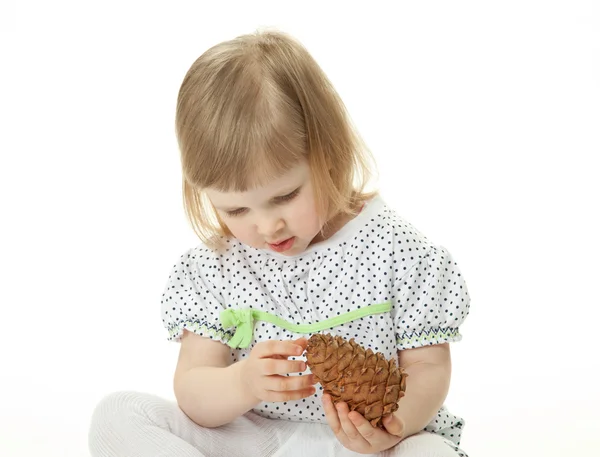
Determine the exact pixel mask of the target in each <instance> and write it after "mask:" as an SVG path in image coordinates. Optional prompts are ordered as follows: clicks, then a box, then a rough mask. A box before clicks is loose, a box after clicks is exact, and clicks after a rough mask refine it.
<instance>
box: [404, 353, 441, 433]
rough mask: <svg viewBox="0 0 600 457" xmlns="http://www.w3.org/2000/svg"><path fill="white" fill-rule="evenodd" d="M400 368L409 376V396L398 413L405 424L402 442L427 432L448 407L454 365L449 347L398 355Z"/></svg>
mask: <svg viewBox="0 0 600 457" xmlns="http://www.w3.org/2000/svg"><path fill="white" fill-rule="evenodd" d="M398 362H399V365H400V366H401V367H402V368H404V370H405V371H406V372H407V373H408V377H407V378H406V395H405V396H404V397H403V398H402V399H401V400H400V402H399V403H398V410H397V411H396V412H395V413H394V415H395V416H397V417H398V418H400V419H401V420H402V422H403V423H404V430H403V433H402V438H406V437H407V436H410V435H413V434H415V433H418V432H420V431H421V430H423V429H424V428H425V427H426V426H427V424H429V422H430V421H431V420H432V419H433V418H434V417H435V415H436V413H437V411H438V410H439V408H440V407H441V406H442V404H443V403H444V400H445V399H446V396H447V395H448V389H449V387H450V377H451V372H452V363H451V357H450V346H449V344H448V343H446V344H439V345H434V346H424V347H420V348H415V349H405V350H402V351H398Z"/></svg>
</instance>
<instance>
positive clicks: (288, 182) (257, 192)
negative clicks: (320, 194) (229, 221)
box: [205, 162, 310, 207]
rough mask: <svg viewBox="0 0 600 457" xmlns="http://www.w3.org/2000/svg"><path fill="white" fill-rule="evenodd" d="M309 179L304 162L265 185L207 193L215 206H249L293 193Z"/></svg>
mask: <svg viewBox="0 0 600 457" xmlns="http://www.w3.org/2000/svg"><path fill="white" fill-rule="evenodd" d="M309 179H310V168H309V166H308V164H307V163H306V162H302V163H300V164H298V165H296V166H294V167H292V168H291V169H290V170H288V171H287V172H285V173H283V174H282V175H280V176H278V177H277V178H272V179H270V180H268V181H267V182H266V183H264V184H260V185H257V186H255V187H253V188H251V189H248V190H245V191H222V190H217V189H214V188H207V189H205V192H206V195H207V196H208V198H209V199H210V200H211V201H212V203H213V204H214V205H215V206H219V207H220V206H223V207H230V206H249V205H251V204H261V203H265V202H268V201H269V200H270V199H271V198H273V197H277V196H280V195H282V194H285V193H286V192H291V191H293V190H294V189H295V188H296V187H297V186H299V185H301V184H302V183H304V182H306V181H307V180H309Z"/></svg>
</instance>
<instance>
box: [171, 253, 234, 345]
mask: <svg viewBox="0 0 600 457" xmlns="http://www.w3.org/2000/svg"><path fill="white" fill-rule="evenodd" d="M220 273H221V268H220V265H219V262H218V260H217V258H216V256H215V255H214V254H213V252H212V251H210V250H209V249H208V248H206V247H204V246H199V247H196V248H193V249H190V250H188V251H186V252H185V253H184V254H183V255H182V256H181V257H180V258H179V259H178V261H177V263H175V265H173V267H172V268H171V272H170V274H169V277H168V280H167V284H166V286H165V288H164V292H163V295H162V300H161V315H162V322H163V326H164V327H165V328H166V329H167V331H168V337H167V339H168V340H169V341H175V342H179V341H180V340H181V336H182V335H183V330H184V329H186V330H188V331H190V332H193V333H196V334H198V335H201V336H206V337H208V338H211V339H213V340H218V341H222V342H223V343H226V342H227V341H228V340H229V339H230V338H231V337H232V333H231V332H229V331H226V330H224V329H223V327H222V326H221V323H220V321H219V316H220V313H221V312H222V311H223V310H224V309H225V306H224V304H223V303H224V302H225V300H224V299H223V295H222V292H221V290H220V288H219V284H220V279H221V274H220Z"/></svg>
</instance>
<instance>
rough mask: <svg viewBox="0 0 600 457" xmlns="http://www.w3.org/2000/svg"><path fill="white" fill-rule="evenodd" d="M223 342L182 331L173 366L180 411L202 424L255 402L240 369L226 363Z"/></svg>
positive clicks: (220, 419)
mask: <svg viewBox="0 0 600 457" xmlns="http://www.w3.org/2000/svg"><path fill="white" fill-rule="evenodd" d="M230 358H231V354H230V352H229V347H228V346H226V345H225V344H223V343H221V342H219V341H214V340H211V339H210V338H206V337H202V336H199V335H196V334H194V333H191V332H188V331H187V330H186V331H184V334H183V336H182V339H181V348H180V352H179V359H178V361H177V367H176V369H175V376H174V382H173V384H174V391H175V397H176V399H177V403H178V404H179V407H180V408H181V409H182V411H183V412H184V413H185V414H186V415H187V416H188V417H189V418H190V419H192V420H193V421H194V422H196V423H197V424H198V425H201V426H203V427H218V426H220V425H223V424H226V423H229V422H231V421H232V420H234V419H235V418H237V417H239V416H241V415H242V414H244V413H246V412H247V411H249V410H250V409H252V408H253V407H254V406H255V405H257V404H258V403H259V400H257V399H256V398H255V397H254V396H252V395H251V394H250V393H249V392H248V390H247V389H245V388H243V386H242V383H241V377H240V369H241V368H242V367H243V364H244V363H246V362H247V361H246V360H242V361H239V362H237V363H234V364H231V363H230Z"/></svg>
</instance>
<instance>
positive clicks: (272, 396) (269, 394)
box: [262, 387, 316, 402]
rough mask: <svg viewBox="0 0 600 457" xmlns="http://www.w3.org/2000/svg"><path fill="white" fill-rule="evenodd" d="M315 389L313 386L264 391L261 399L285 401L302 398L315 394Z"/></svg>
mask: <svg viewBox="0 0 600 457" xmlns="http://www.w3.org/2000/svg"><path fill="white" fill-rule="evenodd" d="M315 391H316V389H315V388H314V387H309V388H307V389H302V390H286V391H284V392H276V391H272V390H269V391H265V393H264V395H263V396H262V399H263V400H264V401H270V402H285V401H294V400H301V399H302V398H306V397H311V396H312V395H314V394H315Z"/></svg>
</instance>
